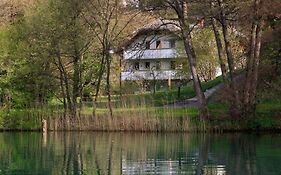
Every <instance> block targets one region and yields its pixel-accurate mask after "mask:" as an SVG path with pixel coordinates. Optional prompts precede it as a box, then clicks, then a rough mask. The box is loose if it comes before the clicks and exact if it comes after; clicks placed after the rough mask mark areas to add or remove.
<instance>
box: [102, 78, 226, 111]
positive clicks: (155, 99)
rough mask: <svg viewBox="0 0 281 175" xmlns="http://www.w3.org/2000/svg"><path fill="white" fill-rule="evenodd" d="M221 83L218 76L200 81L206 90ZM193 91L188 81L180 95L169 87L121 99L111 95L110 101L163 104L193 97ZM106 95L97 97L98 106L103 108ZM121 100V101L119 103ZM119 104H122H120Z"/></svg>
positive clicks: (114, 103) (139, 104)
mask: <svg viewBox="0 0 281 175" xmlns="http://www.w3.org/2000/svg"><path fill="white" fill-rule="evenodd" d="M220 83H222V78H221V77H218V78H216V79H215V80H211V81H208V82H202V89H203V91H206V90H207V89H210V88H212V87H214V86H216V85H219V84H220ZM195 96H196V94H195V91H194V89H193V85H192V83H189V84H188V85H186V86H183V87H181V91H180V96H178V89H177V88H175V89H170V90H161V91H157V92H156V93H155V94H151V93H144V94H130V95H123V97H122V99H120V98H119V96H113V97H112V99H113V100H112V102H113V106H114V107H115V108H120V107H121V108H122V107H123V106H124V105H125V106H130V107H135V106H137V107H139V106H148V107H151V106H163V105H166V104H172V103H175V102H176V101H181V100H185V99H188V98H193V97H195ZM106 98H107V97H105V96H102V97H100V99H99V104H98V107H99V108H105V107H106V105H107V99H106ZM121 102H122V103H121ZM120 104H124V105H123V106H120Z"/></svg>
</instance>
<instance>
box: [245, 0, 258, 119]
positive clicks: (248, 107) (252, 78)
mask: <svg viewBox="0 0 281 175" xmlns="http://www.w3.org/2000/svg"><path fill="white" fill-rule="evenodd" d="M259 3H260V0H255V1H254V19H253V24H252V31H251V42H250V44H251V45H250V57H249V59H248V62H247V73H246V79H245V85H244V98H243V113H244V116H252V115H253V114H254V113H255V106H256V89H257V81H258V67H259V59H260V58H259V57H260V48H261V37H262V29H261V27H262V26H261V25H262V24H261V23H262V21H261V19H259V17H258V6H259Z"/></svg>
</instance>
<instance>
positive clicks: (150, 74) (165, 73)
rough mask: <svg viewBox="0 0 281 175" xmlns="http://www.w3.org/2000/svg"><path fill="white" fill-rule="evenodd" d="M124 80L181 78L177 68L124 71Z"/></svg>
mask: <svg viewBox="0 0 281 175" xmlns="http://www.w3.org/2000/svg"><path fill="white" fill-rule="evenodd" d="M121 79H122V81H124V80H168V79H179V76H177V72H176V71H175V70H160V71H132V72H122V74H121Z"/></svg>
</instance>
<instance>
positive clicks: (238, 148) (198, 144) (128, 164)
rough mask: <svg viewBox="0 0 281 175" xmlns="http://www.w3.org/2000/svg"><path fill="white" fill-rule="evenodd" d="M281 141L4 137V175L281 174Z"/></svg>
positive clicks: (0, 167) (0, 165)
mask: <svg viewBox="0 0 281 175" xmlns="http://www.w3.org/2000/svg"><path fill="white" fill-rule="evenodd" d="M280 144H281V138H280V137H279V135H277V134H275V135H245V134H225V135H208V134H152V133H150V134H144V133H134V134H125V133H91V132H88V133H73V132H72V133H48V135H43V136H42V135H41V134H40V133H0V174H1V175H6V174H16V175H17V174H19V175H22V174H34V175H35V174H36V175H38V174H44V175H46V174H50V175H58V174H61V175H82V174H83V175H91V174H93V175H106V174H107V175H118V174H195V175H197V174H198V175H199V174H200V175H201V174H204V175H223V174H240V175H252V174H281V171H280V169H279V167H280V163H279V162H280V160H281V150H280V149H279V145H280Z"/></svg>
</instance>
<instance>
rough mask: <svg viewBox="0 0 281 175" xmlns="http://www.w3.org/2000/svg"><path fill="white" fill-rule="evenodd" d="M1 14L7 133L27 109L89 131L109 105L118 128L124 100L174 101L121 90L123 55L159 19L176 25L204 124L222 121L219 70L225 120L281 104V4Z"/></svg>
mask: <svg viewBox="0 0 281 175" xmlns="http://www.w3.org/2000/svg"><path fill="white" fill-rule="evenodd" d="M0 7H1V10H0V115H2V116H3V117H0V118H2V119H0V126H4V127H5V126H9V127H13V124H11V123H13V122H15V120H18V118H16V117H15V116H16V115H17V113H24V112H23V111H26V110H28V111H29V112H30V111H33V112H32V113H33V114H34V111H36V112H35V113H36V116H40V119H42V117H43V118H45V117H46V115H50V114H49V112H46V110H48V111H52V115H58V116H62V118H63V119H65V120H64V121H63V122H62V123H64V122H69V121H70V122H77V121H78V122H81V120H82V117H85V115H86V114H87V115H88V116H91V117H90V118H91V119H93V121H96V117H97V116H98V114H100V113H101V109H99V108H100V106H101V103H104V106H105V107H104V108H106V109H102V111H103V112H104V111H106V112H105V114H106V118H110V119H111V120H113V121H114V120H116V119H113V118H114V116H115V115H114V111H117V110H118V108H120V107H116V105H115V102H116V101H117V103H119V104H122V105H123V107H124V106H125V107H126V106H127V104H126V102H125V101H131V103H132V101H133V103H137V102H136V101H140V105H138V107H139V108H143V106H150V107H151V106H154V105H155V103H153V104H152V103H150V101H153V100H154V101H155V100H156V99H157V100H158V101H163V100H167V99H165V98H167V97H166V96H169V92H168V90H167V92H161V93H163V94H164V95H163V96H164V97H163V98H162V97H161V99H160V100H159V99H158V97H157V94H150V95H149V97H148V95H147V94H144V95H139V96H136V95H135V96H134V95H128V94H127V93H126V92H128V91H129V90H130V88H132V86H130V85H128V86H126V85H123V86H122V87H121V80H120V77H119V74H120V71H122V66H120V64H119V62H120V59H121V56H120V55H119V54H115V51H116V50H118V49H120V47H121V46H122V45H123V44H124V42H125V41H127V40H128V39H129V38H130V37H131V36H132V35H133V33H134V31H136V30H137V29H138V28H140V27H142V26H144V25H146V24H148V23H150V22H153V21H155V20H157V19H161V20H163V21H164V20H169V21H175V22H174V23H173V24H174V25H176V26H177V27H178V28H179V29H180V31H179V36H180V38H181V41H182V48H183V50H184V54H185V55H186V59H185V60H184V61H185V62H186V63H187V64H186V66H184V67H183V68H184V71H186V72H188V73H189V74H190V75H191V77H192V78H191V80H192V82H191V83H192V92H191V93H190V94H193V95H194V96H196V97H197V99H198V106H197V107H198V113H196V116H198V117H196V118H197V119H199V120H198V121H209V120H212V119H213V117H214V115H217V113H215V114H214V112H213V111H212V106H211V107H210V102H209V100H208V99H207V98H206V97H205V95H204V90H206V89H204V88H205V86H204V84H203V83H202V81H208V80H209V79H210V78H208V75H209V74H210V72H212V70H215V69H216V67H217V66H219V67H220V69H221V72H222V76H221V80H222V82H223V84H224V88H223V90H222V91H221V92H220V93H218V94H216V96H215V97H214V98H213V99H211V102H212V101H213V103H214V104H213V106H214V105H217V104H218V103H219V104H223V105H225V106H224V108H225V109H226V110H225V112H224V113H223V114H221V115H223V116H226V117H227V118H228V119H233V120H240V119H243V120H244V119H252V118H255V117H256V116H257V105H258V104H260V103H262V102H263V101H271V103H273V104H274V103H275V104H276V103H279V101H278V98H279V96H280V95H281V91H280V88H279V86H280V83H281V81H280V76H281V75H280V74H281V70H280V69H281V68H280V64H281V63H280V61H281V21H280V19H281V12H280V8H281V2H280V1H279V0H263V1H262V0H244V1H233V0H195V1H189V0H173V1H171V0H158V1H156V0H140V1H138V2H136V1H121V0H106V1H100V0H25V1H20V0H18V1H17V0H12V1H9V0H5V1H1V2H0ZM127 89H128V90H127ZM159 98H160V97H159ZM176 98H180V97H174V99H172V100H170V101H176V100H177V99H176ZM147 99H149V100H147ZM277 101H278V102H277ZM143 103H146V105H143ZM122 105H119V106H122ZM116 108H117V109H116ZM133 108H137V107H136V106H134V107H133ZM213 108H216V109H218V108H219V106H217V107H213ZM119 110H122V109H119ZM126 110H127V111H125V112H124V110H122V112H124V113H125V115H127V116H130V115H131V113H130V112H132V110H128V109H126ZM157 110H158V109H157ZM157 110H156V112H155V110H154V112H155V113H157V115H158V114H159V111H157ZM184 110H186V109H184ZM85 111H86V112H85ZM89 111H90V112H89ZM147 111H149V110H147ZM147 111H146V112H145V113H146V114H147V115H151V114H150V113H149V112H147ZM166 112H168V113H171V111H170V110H167V111H165V110H164V112H163V111H161V112H160V114H162V113H166ZM172 112H173V111H172ZM124 113H122V114H121V115H124ZM175 113H177V112H175ZM142 114H143V111H140V112H139V111H138V114H134V115H142ZM25 115H26V114H25ZM34 115H35V114H34ZM186 115H187V114H186V113H184V114H182V116H181V117H185V116H186ZM274 115H280V111H277V114H274ZM216 117H217V116H216ZM103 120H104V119H102V120H101V121H99V122H100V123H102V122H103ZM128 120H129V119H128ZM142 120H144V119H142ZM125 121H126V120H125ZM37 122H38V121H37ZM122 122H124V121H122ZM177 122H178V121H177ZM39 123H40V122H39ZM79 124H81V123H79ZM101 125H103V124H101ZM156 125H157V124H156ZM129 127H130V126H129ZM165 127H166V126H165Z"/></svg>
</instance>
